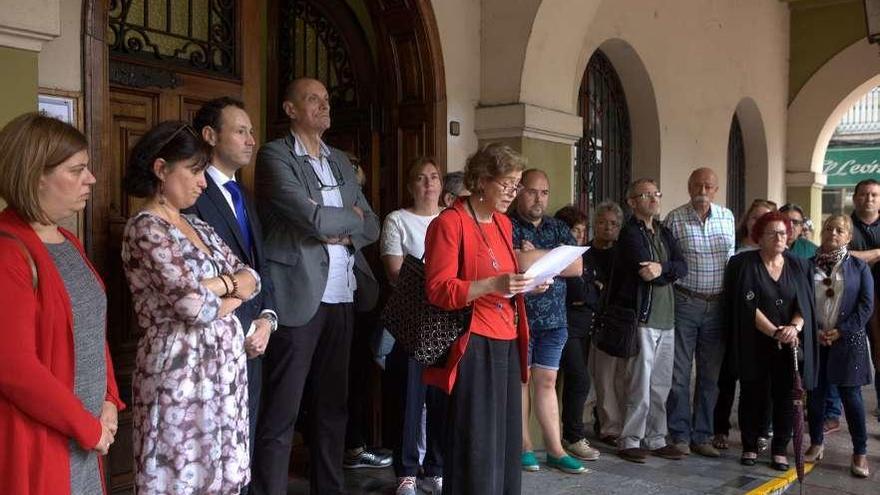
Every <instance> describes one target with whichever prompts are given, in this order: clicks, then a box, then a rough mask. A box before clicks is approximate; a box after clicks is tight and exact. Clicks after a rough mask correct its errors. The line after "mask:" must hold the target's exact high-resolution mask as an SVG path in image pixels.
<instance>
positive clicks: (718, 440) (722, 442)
mask: <svg viewBox="0 0 880 495" xmlns="http://www.w3.org/2000/svg"><path fill="white" fill-rule="evenodd" d="M712 446H713V447H715V448H716V449H718V450H727V449H728V448H730V445H728V444H727V435H722V434H720V433H719V434H717V435H715V438H713V439H712Z"/></svg>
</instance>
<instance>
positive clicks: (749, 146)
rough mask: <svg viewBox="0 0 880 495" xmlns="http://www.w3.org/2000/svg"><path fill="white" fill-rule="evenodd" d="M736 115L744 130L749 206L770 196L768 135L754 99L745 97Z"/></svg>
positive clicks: (740, 102) (746, 188)
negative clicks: (759, 199) (755, 199)
mask: <svg viewBox="0 0 880 495" xmlns="http://www.w3.org/2000/svg"><path fill="white" fill-rule="evenodd" d="M734 114H735V115H736V117H737V119H739V125H740V129H742V139H743V148H744V150H745V161H746V164H745V165H746V166H745V172H746V174H745V179H746V184H745V200H746V204H748V203H749V200H750V199H754V198H766V197H767V196H768V188H767V185H768V174H769V168H768V167H769V165H768V159H767V135H766V133H765V131H764V119H763V118H762V117H761V110H760V109H759V108H758V104H757V103H756V102H755V100H753V99H752V98H750V97H745V98H743V99H742V100H740V101H739V103H738V104H737V105H736V110H735V112H734Z"/></svg>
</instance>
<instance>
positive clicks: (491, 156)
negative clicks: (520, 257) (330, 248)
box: [424, 144, 548, 494]
mask: <svg viewBox="0 0 880 495" xmlns="http://www.w3.org/2000/svg"><path fill="white" fill-rule="evenodd" d="M524 168H525V162H524V159H523V158H522V157H521V156H520V155H519V154H518V153H516V152H515V151H513V150H512V149H511V148H509V147H508V146H504V145H500V144H489V145H488V146H486V147H485V148H483V149H482V150H480V151H478V152H477V153H475V154H474V155H473V156H471V157H470V158H469V159H468V162H467V166H466V167H465V172H464V174H465V186H466V187H467V189H468V190H470V191H472V196H470V197H467V198H462V199H459V200H458V201H456V202H455V204H453V206H452V207H451V208H449V209H447V210H444V211H443V213H441V214H440V216H438V217H437V218H436V219H435V220H434V221H433V222H431V225H430V226H429V227H428V234H427V237H426V239H425V291H426V294H427V298H428V301H429V302H430V303H431V304H434V305H436V306H439V307H441V308H444V309H447V310H453V309H461V308H464V307H466V306H469V305H470V306H471V307H472V308H473V317H472V318H471V322H470V326H469V328H468V329H467V330H466V331H465V333H464V335H462V336H461V337H459V338H458V340H456V341H455V343H453V345H452V348H451V349H450V352H449V357H448V358H447V362H446V364H445V366H442V367H433V368H428V369H427V370H425V372H424V380H425V382H426V383H428V384H429V385H434V386H436V387H439V388H440V389H442V390H444V391H445V392H446V393H448V394H450V395H451V398H450V402H449V421H448V422H447V424H446V428H447V437H448V442H447V448H446V452H445V453H444V456H443V458H444V464H443V493H480V494H518V493H520V481H521V479H520V478H521V471H520V466H519V454H520V449H521V447H522V430H521V422H522V416H521V408H522V404H521V400H522V398H521V395H520V394H521V388H520V382H522V383H525V382H527V381H528V367H527V366H526V359H527V353H528V343H529V327H528V319H527V318H526V314H525V306H524V304H523V297H522V293H523V292H524V291H525V289H526V286H527V284H528V283H529V282H530V281H531V280H530V279H528V278H526V277H525V276H523V275H520V274H518V273H517V272H518V271H519V270H518V267H517V264H516V256H514V253H513V244H512V235H513V234H512V230H513V229H512V226H511V224H510V220H508V218H507V216H506V215H505V214H504V213H505V212H506V211H507V208H508V207H509V206H510V203H511V201H513V199H514V198H515V197H516V193H517V191H518V190H519V189H520V187H521V186H520V184H519V181H520V177H521V176H522V171H523V169H524ZM547 287H548V285H547V284H545V285H543V286H540V287H538V288H537V289H536V290H537V291H544V290H547ZM510 294H514V297H508V296H509V295H510Z"/></svg>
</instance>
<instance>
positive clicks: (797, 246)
mask: <svg viewBox="0 0 880 495" xmlns="http://www.w3.org/2000/svg"><path fill="white" fill-rule="evenodd" d="M779 212H780V213H783V214H785V216H787V217H788V220H789V221H790V222H791V237H789V238H788V250H789V251H791V253H792V254H795V255H797V256H800V257H801V258H812V257H813V256H815V255H816V249H818V246H816V245H815V244H813V243H812V242H810V240H809V239H807V238H805V237H804V235H803V234H804V220H805V218H806V217H805V216H804V209H803V208H801V207H800V205H797V204H794V203H785V204H784V205H782V207H781V208H779Z"/></svg>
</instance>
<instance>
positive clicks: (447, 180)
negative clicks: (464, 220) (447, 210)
mask: <svg viewBox="0 0 880 495" xmlns="http://www.w3.org/2000/svg"><path fill="white" fill-rule="evenodd" d="M464 190H465V189H464V172H461V171H458V172H449V173H448V174H446V177H443V192H444V193H449V194H451V195H453V196H456V197H458V196H461V193H462V191H464Z"/></svg>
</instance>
